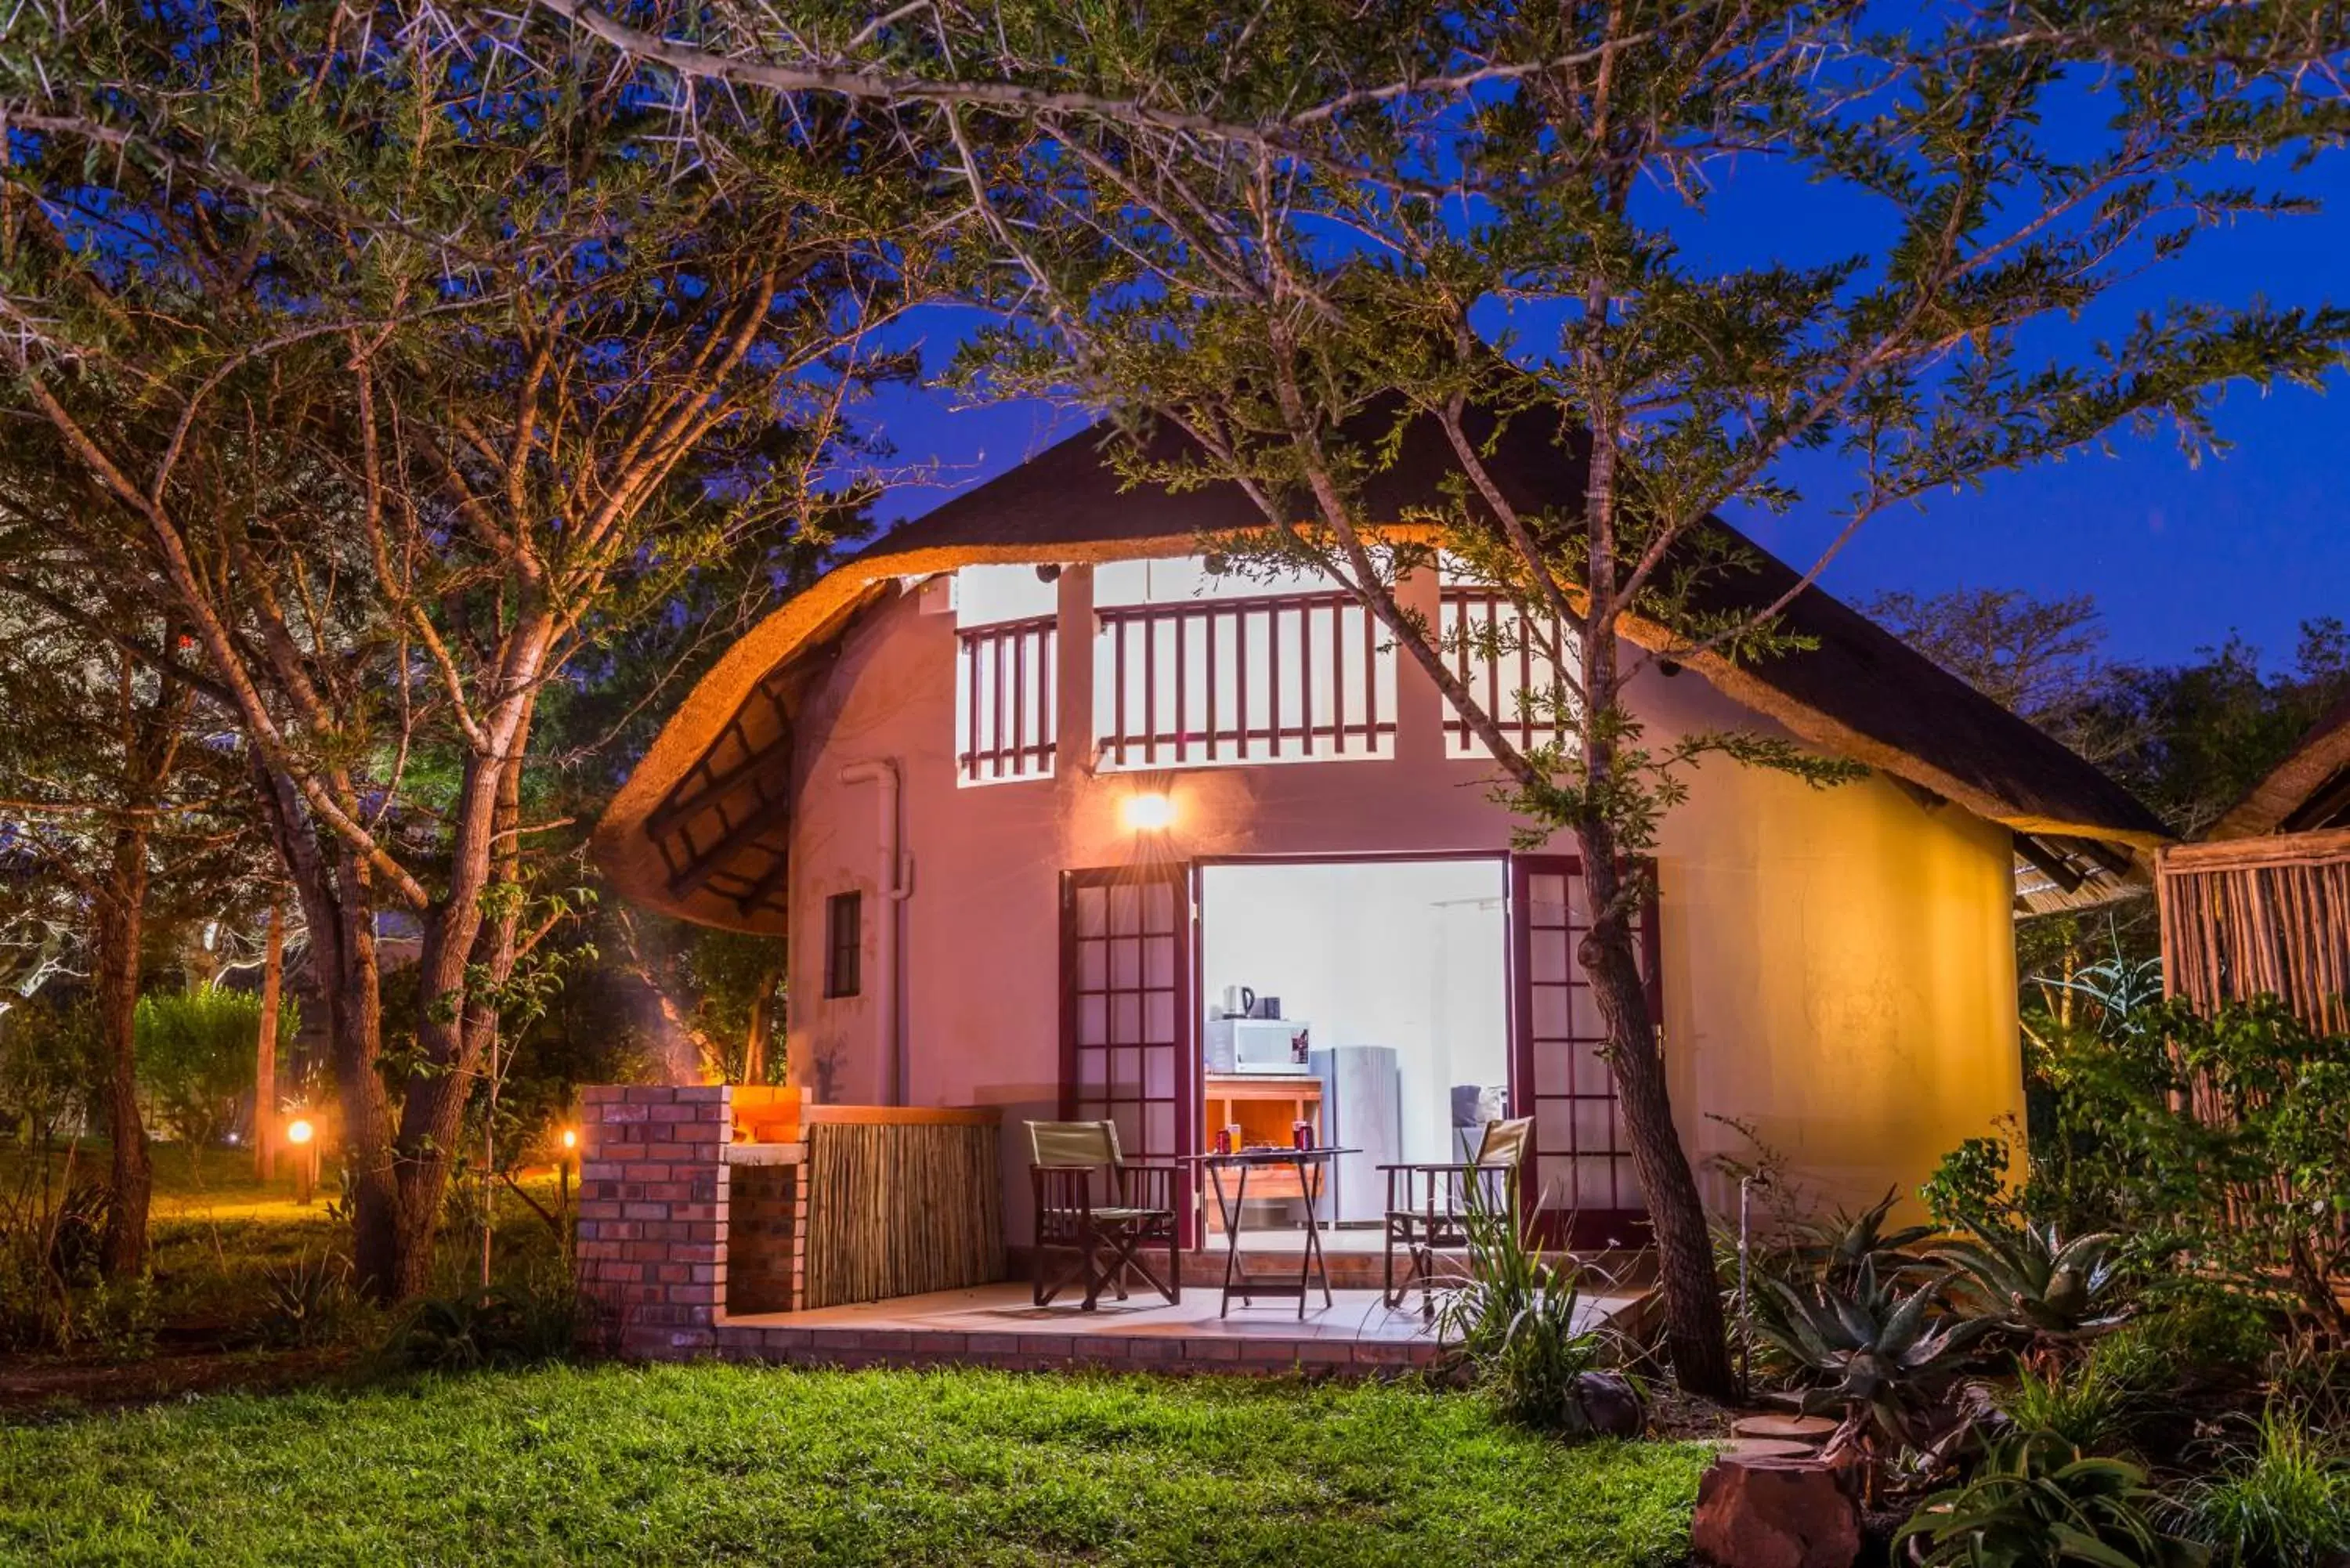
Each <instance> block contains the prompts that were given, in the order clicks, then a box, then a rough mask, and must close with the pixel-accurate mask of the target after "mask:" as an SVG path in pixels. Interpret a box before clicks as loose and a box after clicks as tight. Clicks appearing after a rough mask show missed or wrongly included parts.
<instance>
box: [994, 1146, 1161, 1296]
mask: <svg viewBox="0 0 2350 1568" xmlns="http://www.w3.org/2000/svg"><path fill="white" fill-rule="evenodd" d="M1040 1131H1041V1132H1042V1133H1043V1135H1044V1136H1043V1137H1039V1133H1040ZM1028 1132H1029V1146H1030V1148H1031V1149H1032V1151H1035V1152H1036V1153H1038V1154H1040V1155H1041V1154H1042V1153H1043V1152H1044V1146H1045V1145H1047V1144H1050V1145H1051V1146H1052V1147H1053V1148H1054V1149H1055V1152H1056V1154H1057V1153H1058V1151H1062V1150H1066V1149H1069V1148H1071V1147H1076V1146H1082V1145H1084V1144H1087V1143H1089V1142H1092V1141H1093V1140H1094V1137H1095V1136H1096V1133H1097V1136H1098V1139H1099V1142H1098V1145H1097V1148H1098V1152H1099V1154H1100V1158H1087V1159H1085V1160H1083V1161H1082V1162H1079V1161H1072V1160H1069V1159H1067V1158H1055V1160H1054V1161H1053V1162H1052V1163H1045V1162H1044V1161H1043V1160H1042V1159H1041V1158H1040V1159H1039V1160H1038V1161H1037V1162H1036V1163H1035V1164H1032V1165H1031V1166H1030V1167H1029V1168H1028V1179H1029V1186H1030V1189H1031V1190H1032V1192H1033V1193H1034V1195H1035V1202H1036V1242H1035V1250H1034V1264H1035V1266H1034V1269H1033V1273H1034V1295H1035V1303H1036V1304H1037V1305H1038V1306H1040V1307H1041V1306H1049V1305H1051V1304H1052V1303H1053V1300H1054V1298H1055V1297H1056V1296H1058V1295H1059V1294H1060V1293H1062V1292H1063V1291H1065V1290H1066V1289H1068V1288H1069V1287H1070V1286H1071V1285H1081V1286H1083V1287H1084V1290H1085V1302H1084V1303H1083V1305H1082V1307H1081V1308H1080V1310H1081V1311H1085V1312H1093V1311H1096V1310H1097V1307H1098V1304H1099V1303H1100V1301H1101V1294H1102V1292H1103V1291H1104V1290H1105V1289H1107V1290H1108V1291H1110V1292H1111V1293H1114V1294H1115V1295H1116V1296H1117V1297H1118V1300H1119V1301H1124V1300H1126V1299H1127V1289H1126V1275H1127V1272H1128V1270H1132V1271H1133V1272H1135V1273H1138V1274H1139V1275H1141V1276H1142V1280H1143V1282H1144V1283H1146V1284H1148V1285H1149V1287H1150V1288H1151V1289H1152V1290H1155V1291H1157V1292H1158V1293H1159V1294H1160V1295H1162V1296H1164V1297H1166V1298H1167V1300H1168V1301H1170V1303H1171V1302H1180V1301H1181V1300H1182V1299H1183V1278H1182V1243H1181V1240H1180V1234H1179V1232H1178V1230H1177V1226H1176V1205H1177V1199H1178V1197H1179V1195H1180V1192H1181V1190H1182V1189H1181V1186H1180V1183H1181V1179H1182V1175H1183V1173H1182V1172H1181V1171H1180V1169H1178V1168H1176V1167H1174V1166H1158V1165H1129V1164H1128V1163H1127V1161H1126V1160H1125V1159H1124V1158H1122V1157H1121V1156H1120V1154H1119V1152H1118V1128H1117V1126H1116V1125H1115V1124H1114V1123H1110V1122H1031V1123H1029V1124H1028ZM1097 1178H1099V1186H1100V1189H1101V1191H1102V1193H1103V1196H1104V1198H1105V1199H1106V1201H1104V1202H1101V1203H1097V1202H1096V1201H1095V1200H1094V1194H1095V1190H1096V1185H1097ZM1161 1246H1163V1247H1165V1248H1166V1249H1167V1272H1166V1274H1165V1277H1163V1278H1162V1277H1160V1275H1159V1273H1158V1272H1157V1271H1155V1270H1154V1269H1153V1268H1152V1267H1151V1263H1150V1262H1149V1261H1147V1260H1146V1259H1145V1257H1144V1256H1143V1251H1142V1250H1143V1249H1144V1248H1146V1247H1149V1248H1150V1249H1152V1250H1153V1251H1154V1252H1155V1251H1156V1250H1157V1249H1158V1248H1159V1247H1161ZM1056 1252H1059V1253H1066V1254H1068V1255H1069V1261H1068V1262H1067V1263H1066V1266H1064V1267H1063V1268H1062V1269H1060V1270H1059V1271H1058V1272H1054V1271H1053V1269H1052V1266H1051V1262H1050V1260H1051V1257H1052V1255H1053V1254H1054V1253H1056Z"/></svg>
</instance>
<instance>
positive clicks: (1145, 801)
mask: <svg viewBox="0 0 2350 1568" xmlns="http://www.w3.org/2000/svg"><path fill="white" fill-rule="evenodd" d="M1118 816H1119V818H1120V820H1122V821H1123V822H1124V823H1125V824H1126V826H1128V827H1130V828H1132V829H1133V830H1134V831H1135V832H1137V833H1159V832H1161V831H1163V830H1165V829H1166V828H1168V827H1170V826H1174V822H1175V802H1174V801H1173V800H1172V799H1170V798H1169V797H1168V796H1167V795H1164V794H1160V793H1159V792H1158V791H1157V790H1147V791H1141V792H1139V793H1137V794H1130V795H1128V796H1127V797H1126V798H1125V799H1124V800H1122V801H1120V802H1119V803H1118Z"/></svg>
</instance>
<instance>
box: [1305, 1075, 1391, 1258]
mask: <svg viewBox="0 0 2350 1568" xmlns="http://www.w3.org/2000/svg"><path fill="white" fill-rule="evenodd" d="M1306 1061H1307V1064H1308V1066H1309V1068H1310V1070H1311V1071H1312V1073H1313V1075H1315V1077H1317V1078H1319V1079H1321V1080H1322V1141H1323V1142H1324V1143H1326V1144H1328V1145H1330V1146H1331V1147H1336V1148H1351V1149H1355V1150H1357V1152H1356V1153H1354V1154H1342V1155H1340V1156H1339V1157H1338V1158H1336V1159H1335V1160H1333V1161H1331V1162H1330V1165H1331V1168H1330V1176H1329V1187H1328V1189H1327V1190H1326V1192H1325V1193H1324V1194H1323V1200H1322V1206H1321V1211H1320V1214H1319V1218H1320V1219H1321V1220H1322V1221H1323V1223H1325V1224H1339V1225H1358V1224H1365V1223H1370V1224H1377V1223H1378V1221H1380V1220H1383V1219H1385V1218H1386V1217H1387V1210H1388V1179H1387V1177H1386V1176H1385V1175H1384V1174H1383V1173H1381V1171H1380V1170H1379V1167H1380V1166H1382V1165H1395V1164H1398V1163H1399V1162H1400V1161H1401V1160H1402V1159H1403V1075H1402V1073H1401V1071H1400V1070H1399V1068H1398V1066H1397V1064H1396V1054H1395V1047H1394V1046H1392V1045H1332V1046H1329V1047H1326V1048H1325V1049H1322V1050H1317V1051H1315V1052H1314V1053H1313V1054H1311V1055H1309V1056H1308V1057H1307V1058H1306Z"/></svg>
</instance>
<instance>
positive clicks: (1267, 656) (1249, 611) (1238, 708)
mask: <svg viewBox="0 0 2350 1568" xmlns="http://www.w3.org/2000/svg"><path fill="white" fill-rule="evenodd" d="M1096 616H1097V621H1098V623H1099V625H1100V628H1101V636H1100V640H1099V642H1098V643H1097V657H1096V662H1095V667H1094V668H1095V683H1096V692H1095V718H1096V731H1097V734H1098V736H1099V749H1100V765H1101V766H1103V767H1104V768H1108V769H1118V768H1164V767H1201V766H1208V765H1213V764H1218V763H1226V764H1231V763H1277V762H1308V761H1331V760H1338V759H1346V758H1369V757H1383V756H1391V755H1393V754H1394V751H1395V730H1396V720H1395V660H1394V655H1393V653H1392V651H1391V650H1390V649H1388V648H1387V647H1385V646H1383V644H1384V641H1385V639H1382V638H1381V637H1380V636H1379V634H1378V627H1377V625H1376V623H1375V622H1373V620H1372V619H1371V617H1370V615H1369V614H1368V612H1367V611H1366V610H1365V609H1364V608H1363V607H1362V606H1361V605H1360V604H1358V603H1357V602H1356V601H1355V600H1354V599H1353V598H1352V597H1349V596H1347V595H1346V594H1343V593H1312V594H1292V595H1282V596H1274V597H1264V598H1251V599H1224V600H1219V599H1205V600H1196V601H1191V602H1186V603H1180V604H1143V605H1118V606H1113V607H1105V608H1102V609H1099V610H1097V612H1096Z"/></svg>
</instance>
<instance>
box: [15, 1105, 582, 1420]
mask: <svg viewBox="0 0 2350 1568" xmlns="http://www.w3.org/2000/svg"><path fill="white" fill-rule="evenodd" d="M30 1158H31V1157H29V1156H28V1155H26V1153H25V1152H24V1151H23V1150H21V1149H18V1148H15V1147H8V1146H5V1145H0V1190H8V1191H19V1190H23V1189H26V1184H27V1183H33V1182H37V1180H38V1172H37V1170H36V1168H32V1167H31V1165H30V1163H29V1162H30ZM152 1158H153V1161H154V1170H155V1189H154V1197H153V1200H152V1206H151V1210H150V1215H149V1223H148V1242H149V1246H148V1267H149V1270H150V1276H151V1277H150V1280H149V1282H148V1287H147V1289H148V1295H147V1298H146V1305H145V1307H144V1309H143V1314H142V1315H143V1319H144V1321H145V1323H146V1324H147V1332H146V1333H145V1334H142V1335H141V1336H140V1337H139V1338H137V1339H136V1340H135V1341H130V1342H121V1341H119V1340H115V1339H110V1338H107V1337H104V1336H101V1337H100V1338H99V1339H97V1340H87V1339H85V1340H81V1341H78V1342H77V1343H75V1344H72V1345H68V1346H67V1347H66V1350H67V1355H65V1356H64V1357H63V1359H64V1360H67V1361H70V1362H74V1363H78V1364H84V1365H89V1366H102V1365H107V1364H128V1363H133V1362H138V1361H142V1360H145V1359H147V1358H148V1357H150V1356H151V1355H203V1354H213V1353H219V1354H226V1355H244V1354H246V1353H262V1352H266V1351H268V1350H271V1349H273V1348H278V1346H277V1345H276V1343H275V1342H274V1341H273V1339H272V1337H271V1327H272V1324H271V1318H272V1304H273V1303H272V1300H271V1291H270V1287H271V1283H272V1281H273V1279H283V1278H285V1277H286V1276H287V1275H289V1274H290V1273H292V1272H295V1271H296V1270H297V1269H300V1268H304V1267H318V1266H323V1264H324V1263H325V1261H326V1260H328V1259H330V1258H337V1257H340V1256H342V1255H345V1254H347V1253H348V1251H349V1248H350V1231H349V1228H348V1225H346V1224H344V1223H342V1222H341V1221H338V1220H334V1219H332V1218H330V1217H329V1215H328V1206H329V1204H330V1203H331V1202H332V1201H333V1199H334V1197H335V1193H334V1190H333V1175H332V1172H331V1171H329V1172H328V1178H327V1181H326V1184H325V1185H324V1186H323V1187H322V1188H321V1189H320V1190H319V1191H318V1192H317V1194H316V1195H315V1197H314V1198H313V1199H312V1200H311V1201H310V1202H308V1203H307V1204H305V1203H298V1202H296V1197H295V1184H294V1182H293V1180H292V1179H291V1178H290V1177H288V1178H283V1179H275V1180H271V1181H267V1182H264V1181H260V1180H257V1179H255V1175H254V1169H253V1160H252V1157H251V1154H250V1152H249V1151H246V1150H241V1149H235V1148H214V1149H209V1150H206V1151H204V1152H203V1154H202V1155H201V1157H198V1156H196V1155H195V1154H194V1153H193V1152H192V1151H191V1150H190V1149H188V1148H187V1147H185V1146H182V1145H178V1144H158V1145H156V1146H154V1147H153V1150H152ZM106 1164H107V1149H106V1146H105V1145H104V1143H103V1142H99V1141H84V1142H82V1143H80V1144H79V1145H78V1146H77V1147H75V1148H74V1149H73V1150H72V1154H71V1158H70V1161H68V1158H67V1157H66V1155H65V1154H64V1153H63V1152H62V1151H57V1152H53V1153H52V1154H51V1156H50V1158H49V1160H48V1166H49V1178H50V1180H51V1182H52V1183H53V1184H57V1185H62V1184H64V1183H65V1182H66V1181H67V1180H68V1179H70V1180H71V1181H73V1182H76V1183H79V1182H86V1181H101V1180H103V1179H104V1177H105V1172H106ZM527 1185H528V1186H529V1187H530V1189H531V1190H532V1194H533V1196H534V1197H536V1199H538V1200H539V1201H540V1202H541V1203H543V1204H544V1205H545V1206H546V1207H547V1208H549V1209H552V1208H554V1207H555V1206H556V1183H555V1179H554V1177H553V1175H552V1173H551V1172H540V1173H535V1174H534V1175H533V1176H532V1177H531V1178H530V1179H528V1182H527ZM497 1197H498V1207H497V1213H498V1245H497V1259H498V1265H499V1268H500V1269H501V1271H502V1272H504V1271H511V1270H515V1269H520V1268H525V1267H530V1266H535V1265H539V1264H543V1263H545V1262H548V1261H550V1260H551V1259H552V1258H553V1257H554V1256H555V1241H554V1238H553V1236H552V1234H551V1233H550V1232H549V1231H547V1229H546V1225H545V1224H544V1223H543V1222H542V1221H541V1220H539V1219H538V1218H537V1216H536V1214H534V1213H533V1212H531V1211H530V1210H529V1209H528V1207H527V1206H526V1205H525V1204H524V1203H523V1202H522V1201H521V1200H519V1199H516V1198H515V1197H514V1196H513V1195H512V1194H511V1193H507V1192H504V1191H503V1190H501V1191H500V1192H499V1193H498V1195H497ZM479 1258H480V1244H479V1241H478V1240H477V1239H476V1233H475V1232H473V1231H470V1230H467V1229H464V1228H458V1229H454V1230H448V1231H444V1234H443V1236H442V1256H441V1257H440V1259H439V1260H438V1263H437V1267H436V1278H435V1286H434V1288H435V1289H436V1290H437V1291H440V1292H442V1293H453V1292H456V1291H460V1290H462V1289H463V1288H464V1286H465V1284H466V1283H467V1282H468V1281H470V1280H471V1279H472V1278H473V1272H474V1271H475V1270H476V1269H477V1268H478V1267H479ZM350 1316H351V1321H350V1324H349V1328H350V1330H351V1332H352V1333H353V1334H356V1335H358V1336H359V1339H361V1340H364V1341H366V1342H369V1343H372V1341H373V1339H374V1338H375V1337H376V1336H377V1335H378V1334H380V1329H381V1326H382V1325H381V1324H380V1323H376V1322H373V1321H371V1320H370V1319H369V1317H368V1314H362V1313H355V1314H350ZM58 1359H60V1358H59V1357H58V1356H57V1355H55V1354H54V1353H53V1352H52V1353H48V1354H44V1355H37V1356H26V1355H18V1356H16V1357H14V1358H12V1357H10V1356H8V1355H0V1409H5V1407H8V1406H10V1405H12V1404H21V1403H22V1402H23V1401H22V1399H20V1398H16V1397H12V1395H13V1394H14V1393H15V1392H16V1391H15V1390H14V1389H12V1386H11V1382H10V1378H9V1376H8V1374H9V1372H10V1370H11V1368H12V1366H15V1367H18V1368H21V1367H22V1366H26V1365H29V1364H31V1363H34V1362H45V1363H54V1362H56V1361H57V1360H58ZM144 1391H145V1390H144V1387H143V1386H141V1388H140V1392H144Z"/></svg>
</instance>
